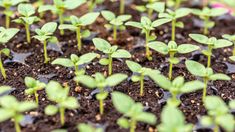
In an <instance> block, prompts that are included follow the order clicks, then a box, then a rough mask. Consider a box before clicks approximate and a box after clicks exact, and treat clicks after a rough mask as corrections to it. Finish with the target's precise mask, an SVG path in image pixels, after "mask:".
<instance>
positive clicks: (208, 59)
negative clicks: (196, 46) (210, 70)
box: [207, 45, 213, 67]
mask: <svg viewBox="0 0 235 132" xmlns="http://www.w3.org/2000/svg"><path fill="white" fill-rule="evenodd" d="M212 49H213V47H212V46H210V45H209V46H208V52H209V53H210V54H209V55H208V56H207V67H211V56H212Z"/></svg>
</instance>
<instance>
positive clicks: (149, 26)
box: [125, 16, 168, 60]
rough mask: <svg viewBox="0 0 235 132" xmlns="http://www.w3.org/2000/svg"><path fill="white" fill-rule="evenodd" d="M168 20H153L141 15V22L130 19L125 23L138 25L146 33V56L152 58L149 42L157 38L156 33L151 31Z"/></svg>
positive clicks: (133, 25)
mask: <svg viewBox="0 0 235 132" xmlns="http://www.w3.org/2000/svg"><path fill="white" fill-rule="evenodd" d="M167 22H168V21H165V20H156V21H153V22H152V21H151V20H150V19H149V18H148V17H145V16H144V17H141V20H140V22H134V21H129V22H127V23H126V24H125V25H127V26H132V27H136V28H139V29H141V30H142V33H144V34H145V48H146V57H147V59H148V60H152V57H151V53H150V50H149V45H148V44H149V42H150V41H153V40H155V39H156V36H155V35H151V34H150V33H151V31H152V30H154V28H156V27H158V26H160V25H162V24H164V23H167Z"/></svg>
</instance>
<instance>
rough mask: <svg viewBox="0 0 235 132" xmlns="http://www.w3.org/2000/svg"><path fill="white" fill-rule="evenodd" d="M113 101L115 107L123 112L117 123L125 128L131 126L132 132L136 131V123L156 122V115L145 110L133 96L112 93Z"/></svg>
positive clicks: (152, 123)
mask: <svg viewBox="0 0 235 132" xmlns="http://www.w3.org/2000/svg"><path fill="white" fill-rule="evenodd" d="M112 102H113V105H114V107H115V109H116V110H117V111H118V112H120V113H122V114H123V117H121V118H119V119H118V121H117V123H118V125H119V126H121V127H123V128H126V129H128V128H130V132H135V129H136V124H137V123H138V122H144V123H147V124H151V125H154V124H156V116H155V115H154V114H152V113H149V112H145V111H144V106H143V105H142V104H141V103H136V102H135V101H134V100H133V99H132V98H131V97H129V96H128V95H126V94H123V93H120V92H113V93H112Z"/></svg>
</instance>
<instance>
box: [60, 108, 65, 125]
mask: <svg viewBox="0 0 235 132" xmlns="http://www.w3.org/2000/svg"><path fill="white" fill-rule="evenodd" d="M64 112H65V109H64V108H63V107H61V108H60V123H61V125H62V126H64V122H65V120H64Z"/></svg>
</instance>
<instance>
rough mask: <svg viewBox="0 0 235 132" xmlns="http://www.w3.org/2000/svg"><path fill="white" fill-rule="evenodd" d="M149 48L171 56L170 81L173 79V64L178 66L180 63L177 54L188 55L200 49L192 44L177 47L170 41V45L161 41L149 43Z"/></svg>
mask: <svg viewBox="0 0 235 132" xmlns="http://www.w3.org/2000/svg"><path fill="white" fill-rule="evenodd" d="M149 47H150V48H151V49H153V50H155V51H157V52H159V53H161V54H163V55H169V56H170V58H169V59H168V61H169V63H170V66H169V73H168V77H169V79H170V80H171V79H172V69H173V64H178V63H179V62H180V60H179V59H178V58H177V57H175V54H177V53H179V54H187V53H190V52H193V51H196V50H199V49H200V48H199V47H198V46H196V45H192V44H181V45H177V44H176V42H174V41H170V42H169V43H168V45H167V44H165V43H163V42H160V41H154V42H151V43H149Z"/></svg>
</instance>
